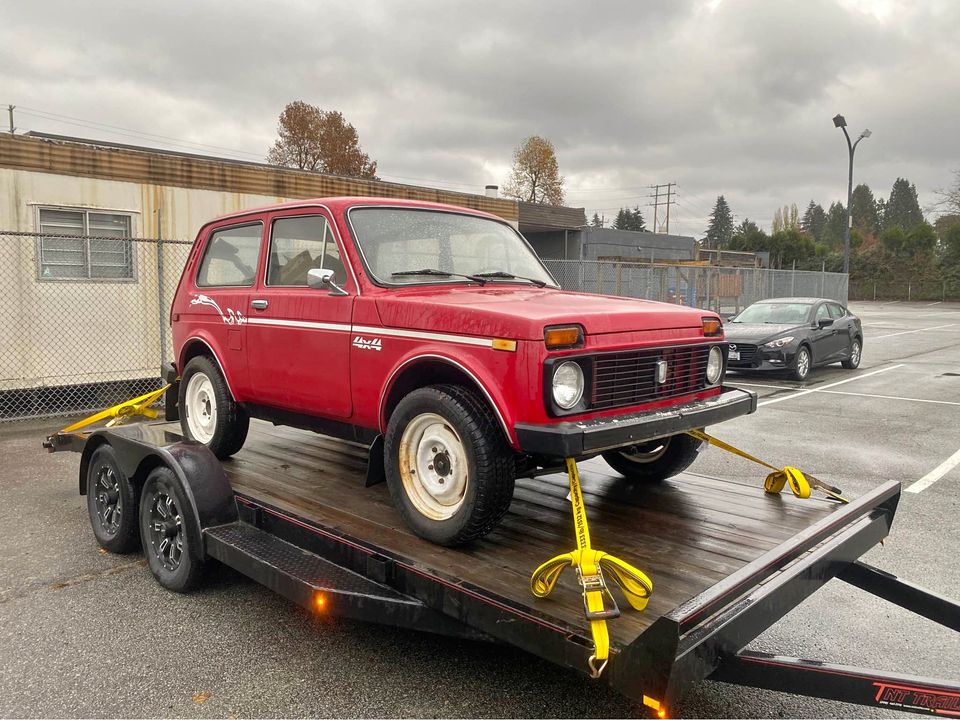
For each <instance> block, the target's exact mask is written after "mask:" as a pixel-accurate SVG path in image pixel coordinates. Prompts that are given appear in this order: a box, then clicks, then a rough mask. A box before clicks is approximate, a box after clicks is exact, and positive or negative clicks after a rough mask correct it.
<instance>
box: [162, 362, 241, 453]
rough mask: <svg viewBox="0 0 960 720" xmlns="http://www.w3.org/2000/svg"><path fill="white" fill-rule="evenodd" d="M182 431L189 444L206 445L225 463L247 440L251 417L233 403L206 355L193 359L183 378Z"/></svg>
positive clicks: (215, 366)
mask: <svg viewBox="0 0 960 720" xmlns="http://www.w3.org/2000/svg"><path fill="white" fill-rule="evenodd" d="M179 390H180V391H179V396H178V398H177V405H178V406H179V409H180V427H181V429H182V430H183V435H184V437H186V438H187V439H189V440H195V441H197V442H200V443H203V444H204V445H206V446H207V447H208V448H210V450H211V451H212V452H213V454H214V455H216V456H217V457H218V458H220V459H221V460H226V459H227V458H228V457H230V456H231V455H233V454H234V453H236V452H238V451H239V450H240V448H242V447H243V443H244V442H245V441H246V439H247V430H248V429H249V427H250V416H249V415H248V414H247V411H246V410H244V409H243V408H242V407H240V405H239V404H238V403H237V401H236V400H234V399H233V395H232V394H231V393H230V388H229V387H228V386H227V381H226V380H225V379H224V377H223V373H221V372H220V368H219V367H217V364H216V363H215V362H213V361H212V360H211V359H210V358H208V357H207V356H206V355H197V356H196V357H194V358H191V359H190V361H189V362H188V363H187V366H186V367H185V368H184V369H183V374H182V375H181V377H180V389H179Z"/></svg>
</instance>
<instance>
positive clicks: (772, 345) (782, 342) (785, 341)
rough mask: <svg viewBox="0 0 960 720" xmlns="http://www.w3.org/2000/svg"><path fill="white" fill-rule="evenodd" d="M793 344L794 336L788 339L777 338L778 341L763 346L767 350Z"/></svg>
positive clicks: (787, 337)
mask: <svg viewBox="0 0 960 720" xmlns="http://www.w3.org/2000/svg"><path fill="white" fill-rule="evenodd" d="M792 342H793V335H787V336H786V337H782V338H777V339H776V340H771V341H770V342H766V343H764V344H763V346H764V347H765V348H782V347H783V346H784V345H789V344H790V343H792Z"/></svg>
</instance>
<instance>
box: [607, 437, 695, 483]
mask: <svg viewBox="0 0 960 720" xmlns="http://www.w3.org/2000/svg"><path fill="white" fill-rule="evenodd" d="M699 448H700V440H697V439H696V438H694V437H691V436H690V435H687V434H686V433H681V434H680V435H671V436H670V437H666V438H660V439H659V440H651V441H650V442H648V443H643V444H642V445H632V446H630V447H625V448H620V449H618V450H608V451H607V452H605V453H603V459H604V460H606V461H607V464H608V465H609V466H610V467H612V468H613V469H614V470H616V471H617V472H618V473H620V474H621V475H623V476H624V477H625V478H626V479H627V480H635V481H642V482H659V481H661V480H666V479H667V478H669V477H673V476H674V475H679V474H680V473H682V472H683V471H684V470H686V469H687V468H688V467H690V465H691V464H692V463H693V461H694V460H696V459H697V451H698V449H699Z"/></svg>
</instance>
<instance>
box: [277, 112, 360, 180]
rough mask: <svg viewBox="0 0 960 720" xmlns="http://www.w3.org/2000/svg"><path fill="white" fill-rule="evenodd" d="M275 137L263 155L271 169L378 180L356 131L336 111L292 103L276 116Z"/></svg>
mask: <svg viewBox="0 0 960 720" xmlns="http://www.w3.org/2000/svg"><path fill="white" fill-rule="evenodd" d="M277 134H278V136H279V137H278V138H277V140H276V142H274V144H273V147H272V148H270V152H269V153H268V155H267V161H268V162H271V163H273V164H274V165H284V166H286V167H295V168H299V169H301V170H315V171H318V172H324V173H330V174H331V175H343V176H345V177H359V178H368V179H371V180H376V179H378V178H377V163H376V162H375V161H372V160H370V156H369V155H367V154H366V153H365V152H363V150H362V149H361V148H360V139H359V136H358V135H357V130H356V128H355V127H353V125H351V124H350V123H348V122H347V121H346V120H345V119H344V117H343V114H342V113H340V112H338V111H336V110H321V109H320V108H318V107H317V106H315V105H309V104H307V103H305V102H303V101H302V100H296V101H294V102H292V103H289V104H288V105H287V106H286V107H285V108H284V109H283V112H282V113H280V121H279V124H278V127H277Z"/></svg>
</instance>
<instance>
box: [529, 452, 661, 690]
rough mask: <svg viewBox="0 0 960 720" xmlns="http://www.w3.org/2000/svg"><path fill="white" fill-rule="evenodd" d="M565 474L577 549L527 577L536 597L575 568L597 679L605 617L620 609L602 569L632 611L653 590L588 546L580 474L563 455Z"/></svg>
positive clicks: (604, 649) (629, 568)
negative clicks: (587, 623)
mask: <svg viewBox="0 0 960 720" xmlns="http://www.w3.org/2000/svg"><path fill="white" fill-rule="evenodd" d="M567 474H568V475H569V476H570V504H571V505H572V506H573V524H574V530H575V532H576V536H577V549H576V550H574V551H573V552H568V553H564V554H562V555H557V556H556V557H555V558H551V559H550V560H548V561H547V562H545V563H543V565H541V566H540V567H538V568H537V569H536V570H534V572H533V575H532V576H531V578H530V590H531V591H532V592H533V594H534V595H536V596H537V597H546V596H547V595H549V594H550V593H551V591H552V590H553V588H554V586H555V585H556V584H557V580H559V579H560V575H561V574H562V573H563V571H564V569H566V568H567V567H573V568H574V569H575V570H576V571H577V580H578V582H579V583H580V587H581V588H582V590H583V609H584V612H585V613H586V616H587V620H589V621H590V632H591V634H592V635H593V645H594V650H593V655H591V656H590V659H589V660H588V661H587V663H588V665H589V666H590V677H592V678H598V677H600V673H602V672H603V669H604V668H605V667H606V666H607V660H608V659H609V657H610V635H609V634H608V632H607V620H613V619H614V618H618V617H620V608H618V607H617V603H616V600H614V598H613V595H612V594H611V593H610V590H609V588H608V587H607V584H606V581H605V580H604V572H606V573H607V574H608V575H609V576H610V577H611V578H613V580H614V582H616V583H617V585H619V586H620V589H621V590H622V591H623V595H624V597H625V598H626V599H627V602H628V603H630V605H631V606H632V607H633V608H634V609H636V610H643V609H644V608H645V607H646V606H647V601H648V600H649V599H650V594H651V593H652V592H653V583H652V582H651V581H650V578H648V577H647V576H646V575H644V574H643V573H642V572H640V571H639V570H637V568H635V567H633V565H630V564H628V563H625V562H624V561H623V560H620V559H619V558H615V557H614V556H613V555H608V554H607V553H605V552H600V551H599V550H594V549H593V548H591V547H590V530H589V529H588V528H587V511H586V508H584V505H583V493H582V492H581V490H580V473H579V472H578V471H577V463H576V461H575V460H574V459H573V458H567Z"/></svg>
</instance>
